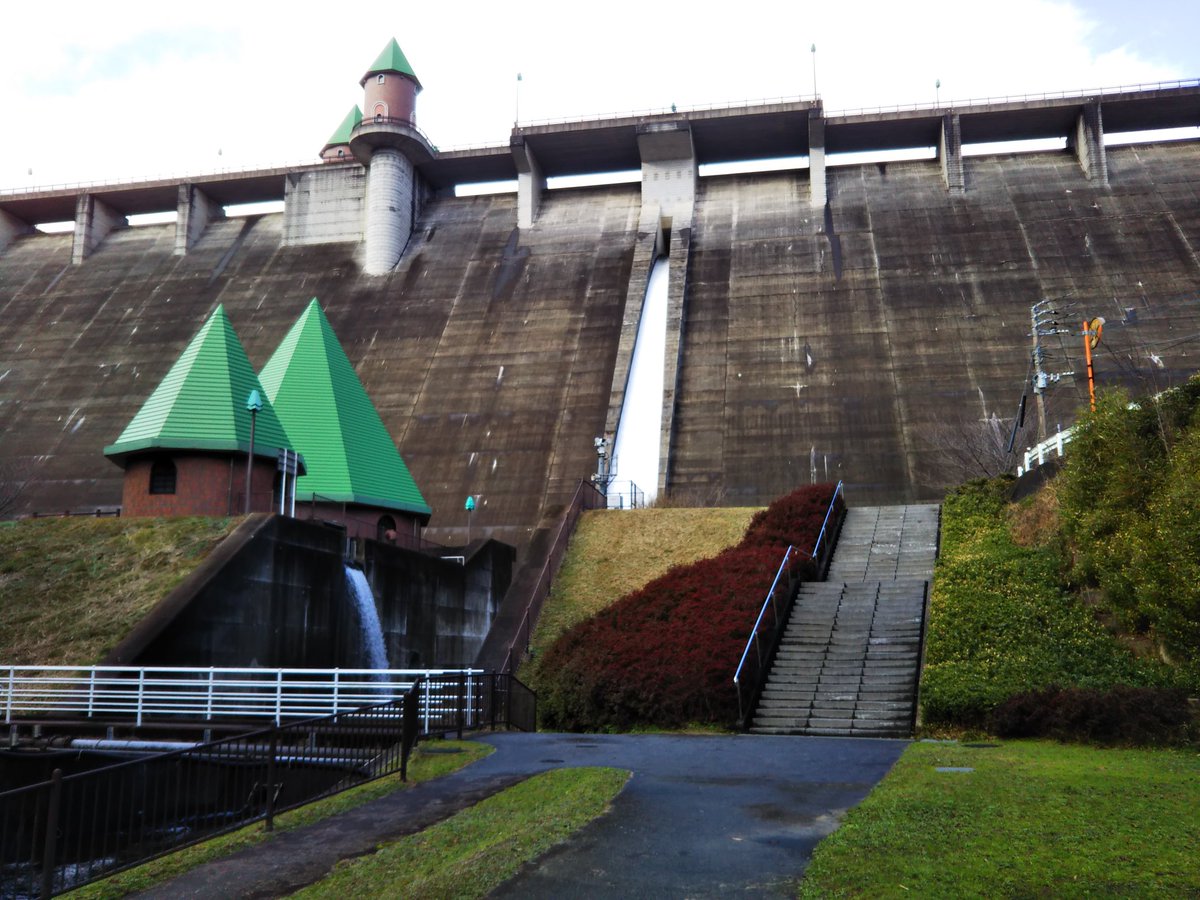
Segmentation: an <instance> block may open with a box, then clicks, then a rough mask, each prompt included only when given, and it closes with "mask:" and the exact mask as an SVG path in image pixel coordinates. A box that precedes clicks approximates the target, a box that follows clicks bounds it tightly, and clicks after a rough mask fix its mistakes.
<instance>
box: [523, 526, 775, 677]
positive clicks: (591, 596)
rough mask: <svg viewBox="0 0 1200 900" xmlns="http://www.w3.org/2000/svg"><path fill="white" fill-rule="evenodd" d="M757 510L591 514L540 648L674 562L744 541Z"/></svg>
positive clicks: (547, 614)
mask: <svg viewBox="0 0 1200 900" xmlns="http://www.w3.org/2000/svg"><path fill="white" fill-rule="evenodd" d="M756 512H758V510H757V509H755V508H747V507H727V508H717V509H671V508H668V509H636V510H624V511H618V510H596V511H594V512H586V513H584V514H583V517H582V518H581V519H580V521H579V527H578V528H577V529H576V531H575V535H574V537H572V538H571V546H570V548H569V549H568V551H567V556H566V558H565V559H564V560H563V565H562V568H561V569H560V570H559V573H558V577H557V578H556V579H555V581H554V585H553V587H552V588H551V591H550V596H549V598H547V600H546V605H545V607H544V608H543V610H542V614H541V617H540V618H539V619H538V624H537V628H536V629H535V631H534V634H533V647H534V651H535V652H536V653H538V654H540V653H542V652H543V651H544V650H546V648H548V647H549V646H550V645H551V644H553V643H554V641H555V640H556V639H557V638H558V636H559V635H560V634H562V633H563V632H564V631H566V630H567V629H568V628H570V627H571V626H572V625H574V624H575V623H577V622H581V621H583V620H584V619H586V618H589V617H590V616H593V615H595V614H596V613H597V612H599V611H600V610H602V609H604V607H606V606H609V605H610V604H612V603H613V602H615V601H616V600H619V599H621V597H623V596H625V595H626V594H628V593H629V592H631V591H634V590H637V589H638V588H640V587H641V586H642V585H644V584H646V583H647V582H649V581H652V580H653V579H655V578H657V577H658V576H659V575H662V574H663V573H664V572H666V571H667V570H668V569H671V568H673V567H674V566H681V565H685V564H687V563H690V562H695V561H696V560H698V559H705V558H707V557H709V556H715V555H716V554H718V553H720V552H721V551H722V550H724V549H725V548H726V547H728V546H730V545H731V544H736V543H737V542H738V541H740V540H741V538H742V535H743V534H744V533H745V531H746V526H747V525H748V524H749V523H750V517H751V516H753V515H754V513H756Z"/></svg>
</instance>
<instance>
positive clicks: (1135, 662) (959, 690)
mask: <svg viewBox="0 0 1200 900" xmlns="http://www.w3.org/2000/svg"><path fill="white" fill-rule="evenodd" d="M1010 490H1011V481H1010V480H1008V479H1003V478H1002V479H995V480H992V481H978V482H971V483H969V484H966V485H963V486H962V487H961V488H959V489H957V490H956V491H954V492H953V493H951V494H950V495H949V496H948V497H947V498H946V501H945V503H944V505H943V507H942V542H941V554H940V557H939V559H938V562H937V566H936V568H935V571H934V581H933V590H932V594H931V598H930V612H929V624H928V631H927V635H928V636H927V639H926V649H925V669H924V672H923V674H922V681H921V707H922V713H923V721H924V722H925V723H927V724H952V725H966V726H978V725H982V724H984V723H985V720H986V717H987V716H988V714H989V713H990V712H991V711H992V710H993V709H995V708H996V707H997V706H999V705H1000V704H1001V703H1002V702H1004V701H1005V700H1007V699H1008V698H1009V697H1011V696H1013V695H1016V694H1020V693H1023V692H1026V691H1033V690H1039V689H1043V688H1047V687H1050V686H1052V685H1057V686H1060V687H1082V688H1108V687H1112V686H1114V685H1131V686H1145V687H1158V686H1162V687H1166V686H1174V685H1175V683H1176V681H1177V679H1178V676H1177V673H1175V672H1174V671H1173V670H1171V669H1170V668H1169V667H1167V666H1165V665H1164V664H1162V663H1161V662H1158V661H1155V660H1152V659H1141V658H1138V657H1136V656H1134V654H1133V653H1131V652H1130V651H1129V650H1128V649H1127V648H1126V647H1124V646H1122V645H1121V644H1120V643H1119V642H1118V641H1117V640H1116V638H1115V637H1114V636H1113V635H1112V634H1110V633H1109V632H1108V631H1107V630H1106V629H1105V628H1104V627H1103V625H1101V624H1100V622H1099V621H1098V620H1097V618H1096V616H1095V615H1094V613H1093V612H1092V610H1090V609H1089V608H1087V607H1086V606H1085V605H1084V603H1083V602H1082V601H1081V600H1080V599H1079V597H1078V596H1077V595H1075V594H1074V593H1072V592H1070V591H1069V590H1067V589H1066V586H1065V585H1064V572H1065V571H1066V563H1065V562H1064V560H1063V557H1062V552H1061V549H1060V544H1059V543H1058V542H1057V541H1056V539H1055V533H1054V532H1053V531H1051V532H1049V533H1047V534H1043V535H1042V538H1041V540H1040V541H1033V542H1031V543H1030V545H1029V546H1023V545H1022V544H1019V543H1017V541H1016V540H1015V539H1014V537H1013V529H1012V526H1011V524H1010V516H1009V506H1008V503H1007V497H1008V494H1009V491H1010Z"/></svg>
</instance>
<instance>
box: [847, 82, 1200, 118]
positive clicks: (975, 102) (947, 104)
mask: <svg viewBox="0 0 1200 900" xmlns="http://www.w3.org/2000/svg"><path fill="white" fill-rule="evenodd" d="M1189 87H1200V79H1197V78H1188V79H1184V80H1179V81H1151V82H1145V83H1142V84H1123V85H1111V86H1109V87H1102V88H1083V89H1079V90H1071V91H1047V92H1043V93H1031V94H1007V95H1004V96H999V97H975V98H969V99H965V100H944V101H942V100H938V101H937V102H935V103H934V104H932V105H931V104H929V103H905V104H897V105H893V106H864V107H859V108H857V109H839V110H833V111H827V112H826V113H825V118H827V119H831V118H835V117H841V116H870V115H877V114H880V113H897V112H922V111H925V110H941V109H956V110H957V109H966V108H969V107H973V106H992V105H994V104H997V103H1030V102H1035V101H1040V100H1080V99H1085V98H1087V99H1090V98H1096V99H1103V98H1104V97H1114V96H1120V95H1122V94H1133V93H1137V92H1139V91H1163V90H1171V89H1174V88H1189Z"/></svg>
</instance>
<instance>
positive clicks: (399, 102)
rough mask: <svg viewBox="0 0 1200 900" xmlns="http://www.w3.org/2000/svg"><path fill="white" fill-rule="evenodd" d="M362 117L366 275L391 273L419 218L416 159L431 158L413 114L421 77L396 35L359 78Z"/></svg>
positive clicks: (357, 135)
mask: <svg viewBox="0 0 1200 900" xmlns="http://www.w3.org/2000/svg"><path fill="white" fill-rule="evenodd" d="M359 84H361V85H362V87H363V90H364V95H363V117H362V121H361V122H360V123H359V124H358V125H357V126H356V127H355V128H354V129H353V131H352V132H351V136H350V150H351V152H352V153H353V155H354V158H355V159H357V160H358V161H359V162H361V163H362V164H363V165H365V166H366V167H367V209H366V227H365V232H366V256H365V259H364V263H363V269H364V271H365V272H366V273H367V274H368V275H383V274H386V273H387V272H390V271H391V269H392V267H393V266H395V265H396V263H397V262H398V261H399V259H400V254H401V253H402V252H404V246H405V244H407V243H408V238H409V235H411V234H412V226H413V220H414V219H415V218H416V214H417V206H418V192H417V189H416V172H415V169H414V164H415V163H418V162H421V161H423V160H428V159H432V158H433V148H432V147H431V146H430V145H429V142H428V141H427V140H426V139H425V136H424V135H422V134H421V132H419V131H418V130H417V127H416V124H415V120H414V116H415V112H416V104H417V93H418V92H419V91H420V90H421V82H420V81H418V80H417V76H416V73H415V72H413V70H412V66H410V65H409V63H408V60H407V59H406V58H405V56H404V53H403V52H402V51H401V50H400V45H399V44H397V43H396V40H395V38H393V39H392V40H391V42H390V43H389V44H388V45H387V46H386V47H384V48H383V52H382V53H380V54H379V57H378V58H377V59H376V60H375V64H374V65H372V66H371V68H370V69H368V70H367V74H366V75H364V76H363V77H362V81H360V82H359Z"/></svg>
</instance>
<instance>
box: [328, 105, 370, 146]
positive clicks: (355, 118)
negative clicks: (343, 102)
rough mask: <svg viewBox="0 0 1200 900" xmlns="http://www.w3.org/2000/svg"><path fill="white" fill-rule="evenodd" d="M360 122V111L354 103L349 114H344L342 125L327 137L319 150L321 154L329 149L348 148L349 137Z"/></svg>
mask: <svg viewBox="0 0 1200 900" xmlns="http://www.w3.org/2000/svg"><path fill="white" fill-rule="evenodd" d="M360 122H362V110H361V109H359V108H358V104H357V103H356V104H355V105H354V106H353V108H352V109H351V110H350V112H348V113H346V118H344V119H342V124H341V125H339V126H338V127H337V130H336V131H334V133H333V134H331V135H330V136H329V140H328V141H326V142H325V146H324V147H322V148H321V152H322V153H324V152H325V151H326V150H328V149H329V148H330V147H342V146H349V144H350V135H351V133H352V132H353V131H354V129H355V128H357V127H358V125H359V123H360Z"/></svg>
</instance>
